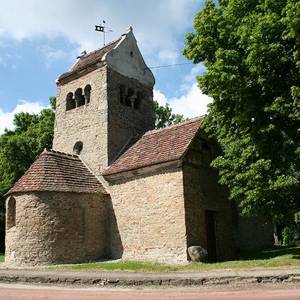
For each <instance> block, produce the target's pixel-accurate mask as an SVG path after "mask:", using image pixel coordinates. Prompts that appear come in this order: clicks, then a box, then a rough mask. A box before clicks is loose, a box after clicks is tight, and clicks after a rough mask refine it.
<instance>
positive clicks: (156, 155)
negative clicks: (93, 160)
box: [103, 117, 203, 176]
mask: <svg viewBox="0 0 300 300" xmlns="http://www.w3.org/2000/svg"><path fill="white" fill-rule="evenodd" d="M202 120H203V118H202V117H200V118H195V119H192V120H189V121H187V122H184V123H181V124H178V125H173V126H170V127H167V128H163V129H158V130H153V131H148V132H146V133H145V134H143V135H142V136H141V138H140V139H138V140H137V142H136V143H134V144H133V145H132V146H131V147H130V148H129V149H127V150H126V151H125V152H124V153H123V154H122V155H121V156H120V157H119V158H118V159H117V160H116V161H115V162H113V163H112V164H111V165H110V167H109V168H108V169H107V170H105V171H104V173H103V175H104V176H105V175H112V174H116V173H120V172H125V171H130V170H134V169H139V168H142V167H146V166H150V165H155V164H159V163H164V162H168V161H173V160H177V159H180V158H181V157H182V156H183V155H184V153H185V152H186V150H187V149H188V146H189V145H190V143H191V142H192V140H193V138H194V136H195V135H196V133H197V131H198V130H199V128H200V125H201V122H202Z"/></svg>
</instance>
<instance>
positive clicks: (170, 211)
mask: <svg viewBox="0 0 300 300" xmlns="http://www.w3.org/2000/svg"><path fill="white" fill-rule="evenodd" d="M182 180H183V179H182V172H181V170H180V169H173V170H170V169H169V170H167V171H156V172H155V171H154V172H153V173H152V174H148V175H140V176H136V177H134V179H127V180H126V179H124V180H122V181H119V182H115V183H113V184H112V185H111V186H110V192H111V197H112V204H113V209H114V213H115V216H113V219H116V220H117V229H118V232H114V234H112V236H111V237H112V241H111V249H112V253H111V254H112V256H113V257H120V255H123V258H124V259H131V260H148V261H150V260H151V261H159V262H169V263H170V262H176V263H179V262H185V261H186V260H187V256H186V236H185V233H186V232H185V219H184V200H183V185H182ZM120 247H121V249H120Z"/></svg>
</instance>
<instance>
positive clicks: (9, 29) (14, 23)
mask: <svg viewBox="0 0 300 300" xmlns="http://www.w3.org/2000/svg"><path fill="white" fill-rule="evenodd" d="M200 5H201V3H199V2H198V1H195V0H192V1H190V0H164V1H161V0H152V1H140V0H123V1H118V0H110V1H103V0H87V1H74V0H64V1H61V0H51V1H48V0H26V1H19V0H10V1H2V3H1V12H0V35H6V36H9V37H11V38H14V39H17V40H22V39H24V38H34V37H36V36H47V37H48V38H55V37H57V36H65V37H67V38H68V39H69V40H70V41H71V42H75V43H77V44H79V45H80V48H81V49H80V50H83V49H86V50H92V49H95V48H98V47H100V46H101V45H102V34H100V33H99V32H95V31H94V25H95V24H96V23H99V22H100V21H102V19H106V21H107V24H108V26H109V27H111V28H112V29H113V30H114V32H113V33H110V34H109V35H108V38H109V39H111V38H116V37H118V36H119V34H120V33H122V32H124V31H125V30H126V28H128V27H129V25H132V26H133V28H134V31H135V34H136V36H137V40H138V41H139V45H140V46H141V48H142V51H143V53H145V54H146V56H147V55H148V56H151V55H154V54H155V57H156V59H159V60H160V62H170V61H174V60H176V59H177V57H178V55H176V53H180V52H181V50H182V49H180V48H179V47H181V45H182V42H183V38H184V33H185V32H186V31H187V30H188V28H189V27H190V26H191V23H192V20H193V17H194V14H195V12H196V11H198V10H199V8H200ZM179 36H180V46H178V37H179Z"/></svg>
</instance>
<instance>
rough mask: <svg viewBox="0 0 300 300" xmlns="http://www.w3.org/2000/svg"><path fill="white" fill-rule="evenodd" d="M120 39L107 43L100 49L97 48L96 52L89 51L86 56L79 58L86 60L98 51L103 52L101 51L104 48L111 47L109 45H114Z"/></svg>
mask: <svg viewBox="0 0 300 300" xmlns="http://www.w3.org/2000/svg"><path fill="white" fill-rule="evenodd" d="M121 39H122V36H120V37H119V38H118V39H116V40H115V41H112V42H109V43H108V44H106V45H105V46H103V47H101V48H98V49H96V50H93V51H91V52H88V53H87V54H85V55H83V56H81V57H80V58H86V57H88V56H90V55H93V54H94V53H96V52H98V51H100V50H103V49H105V48H107V47H109V46H111V45H112V44H114V43H117V42H119V41H120V40H121Z"/></svg>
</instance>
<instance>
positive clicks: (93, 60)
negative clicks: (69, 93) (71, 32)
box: [57, 27, 155, 86]
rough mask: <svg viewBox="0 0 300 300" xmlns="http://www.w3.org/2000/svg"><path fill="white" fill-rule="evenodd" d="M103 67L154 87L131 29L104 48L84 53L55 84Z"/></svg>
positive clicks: (152, 79)
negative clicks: (105, 66)
mask: <svg viewBox="0 0 300 300" xmlns="http://www.w3.org/2000/svg"><path fill="white" fill-rule="evenodd" d="M104 65H107V66H109V67H111V68H113V69H114V70H115V71H117V72H119V73H120V74H123V75H125V76H128V77H130V78H135V79H137V80H142V82H143V83H145V84H147V85H151V86H153V85H154V82H155V79H154V76H153V74H152V72H151V70H150V69H149V68H148V67H147V65H146V63H145V61H144V59H143V57H142V55H141V53H140V50H139V48H138V46H137V41H136V38H135V36H134V34H133V30H132V27H130V28H129V29H128V30H127V32H125V33H123V34H122V35H121V36H120V37H119V38H118V39H117V40H115V41H113V42H111V43H109V44H107V45H105V46H104V47H102V48H100V49H97V50H95V51H92V52H90V53H86V52H84V53H83V54H82V55H81V56H79V57H78V60H77V61H76V63H75V64H74V65H73V67H72V68H71V69H70V70H69V71H68V72H66V73H64V74H62V75H60V76H59V77H58V79H57V84H64V83H66V82H68V81H70V80H73V79H75V78H78V77H80V76H82V75H83V74H86V73H88V72H91V71H93V70H95V69H97V68H101V67H103V66H104Z"/></svg>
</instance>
